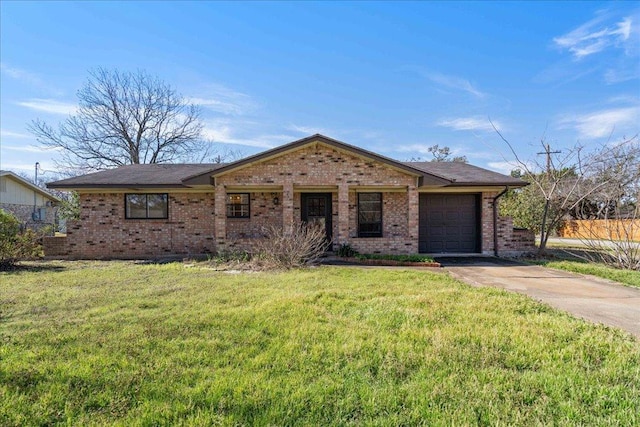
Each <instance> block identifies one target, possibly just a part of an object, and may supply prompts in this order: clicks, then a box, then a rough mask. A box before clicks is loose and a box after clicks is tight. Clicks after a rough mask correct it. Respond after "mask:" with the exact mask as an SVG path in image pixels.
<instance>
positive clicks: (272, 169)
mask: <svg viewBox="0 0 640 427" xmlns="http://www.w3.org/2000/svg"><path fill="white" fill-rule="evenodd" d="M524 185H526V183H525V182H524V181H522V180H520V179H517V178H513V177H510V176H506V175H502V174H499V173H496V172H491V171H488V170H485V169H481V168H479V167H475V166H471V165H468V164H465V163H434V162H399V161H396V160H392V159H389V158H387V157H383V156H380V155H378V154H375V153H372V152H370V151H366V150H362V149H360V148H357V147H354V146H351V145H347V144H345V143H342V142H340V141H336V140H334V139H331V138H328V137H326V136H323V135H313V136H310V137H307V138H304V139H301V140H298V141H295V142H292V143H290V144H287V145H284V146H281V147H278V148H275V149H272V150H268V151H265V152H263V153H260V154H257V155H254V156H250V157H247V158H244V159H242V160H239V161H236V162H233V163H229V164H150V165H149V164H147V165H129V166H122V167H119V168H117V169H113V170H108V171H103V172H97V173H93V174H88V175H83V176H79V177H76V178H70V179H65V180H62V181H57V182H53V183H50V184H48V186H49V188H56V189H61V190H74V191H77V192H78V193H79V195H80V205H81V212H80V219H79V220H78V221H70V222H69V224H68V226H67V242H66V251H65V252H64V253H65V254H68V255H70V256H72V257H79V258H114V257H121V258H131V257H147V256H161V255H169V254H196V253H208V252H215V251H220V250H223V249H232V248H236V249H245V250H251V248H252V247H253V245H254V244H255V242H256V241H257V239H260V238H262V236H263V234H262V231H263V229H264V227H265V226H277V227H288V226H290V225H291V224H293V223H294V222H298V221H307V222H314V223H320V224H323V225H324V227H325V230H326V233H327V238H328V239H330V240H331V242H332V244H333V248H334V249H337V248H338V247H339V246H340V245H341V244H349V245H351V246H352V247H353V248H355V249H356V250H358V251H360V252H362V253H375V252H377V253H396V254H407V253H418V252H420V253H484V254H495V253H496V251H500V253H501V254H505V253H506V252H509V253H512V252H516V251H522V250H530V249H532V248H533V234H531V233H529V232H526V231H522V230H520V231H518V230H514V229H513V225H512V222H511V220H510V219H509V218H500V217H498V216H497V209H496V210H494V201H495V199H496V196H499V195H500V194H501V192H503V191H504V190H506V189H507V188H508V187H522V186H524ZM494 215H495V216H494ZM494 225H497V229H498V233H497V234H494ZM496 243H497V245H496Z"/></svg>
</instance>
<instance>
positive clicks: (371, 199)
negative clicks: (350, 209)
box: [358, 193, 382, 237]
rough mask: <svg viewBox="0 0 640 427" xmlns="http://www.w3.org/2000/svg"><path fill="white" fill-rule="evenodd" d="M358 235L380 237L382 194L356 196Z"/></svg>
mask: <svg viewBox="0 0 640 427" xmlns="http://www.w3.org/2000/svg"><path fill="white" fill-rule="evenodd" d="M358 235H359V236H360V237H381V236H382V193H360V194H358Z"/></svg>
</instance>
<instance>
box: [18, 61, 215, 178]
mask: <svg viewBox="0 0 640 427" xmlns="http://www.w3.org/2000/svg"><path fill="white" fill-rule="evenodd" d="M78 103H79V108H78V111H77V112H76V114H74V115H71V116H69V117H68V118H67V119H66V120H65V121H64V122H63V123H61V124H60V125H59V126H58V127H57V128H54V127H52V126H50V125H49V124H47V123H45V122H43V121H41V120H34V121H33V122H32V123H31V124H30V126H29V129H30V131H31V132H32V133H33V134H34V135H35V136H36V138H37V139H38V142H40V143H41V144H42V145H43V146H44V147H46V148H53V149H58V150H60V151H61V156H62V158H61V160H60V161H58V166H60V167H64V168H70V169H75V170H84V171H86V170H101V169H106V168H112V167H115V166H122V165H127V164H137V163H171V162H177V161H185V160H191V161H193V160H194V159H195V157H196V156H199V157H200V159H204V158H206V157H207V156H208V150H207V147H208V146H209V142H207V141H203V140H202V139H201V131H202V123H201V121H200V110H199V109H198V107H197V106H195V105H190V104H188V103H187V102H186V100H185V99H184V98H183V97H182V96H181V95H179V94H177V92H176V91H175V90H174V89H173V88H172V87H171V86H169V85H168V84H166V83H164V82H163V81H161V80H159V79H158V78H157V77H153V76H151V75H149V74H147V73H146V72H144V71H137V72H135V73H130V72H120V71H117V70H114V71H109V70H105V69H98V70H96V71H94V72H91V73H90V78H89V79H88V81H87V83H86V84H85V86H84V87H83V88H82V89H81V90H79V91H78Z"/></svg>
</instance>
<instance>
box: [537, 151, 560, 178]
mask: <svg viewBox="0 0 640 427" xmlns="http://www.w3.org/2000/svg"><path fill="white" fill-rule="evenodd" d="M542 146H543V147H544V148H545V150H544V151H542V152H540V153H536V154H546V155H547V176H550V175H551V155H552V154H560V153H562V151H551V147H550V145H549V144H548V143H547V144H544V143H543V144H542Z"/></svg>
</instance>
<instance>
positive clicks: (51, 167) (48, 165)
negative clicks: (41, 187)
mask: <svg viewBox="0 0 640 427" xmlns="http://www.w3.org/2000/svg"><path fill="white" fill-rule="evenodd" d="M39 163H40V168H41V169H42V171H43V173H42V175H46V173H47V172H56V171H57V168H56V165H55V164H54V163H53V162H52V161H49V160H46V161H41V162H39ZM1 168H2V170H10V171H12V172H23V173H26V174H27V175H28V176H31V175H33V173H34V171H33V168H34V163H2V167H1ZM39 170H40V169H39ZM42 179H45V180H46V176H45V177H43V178H42Z"/></svg>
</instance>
